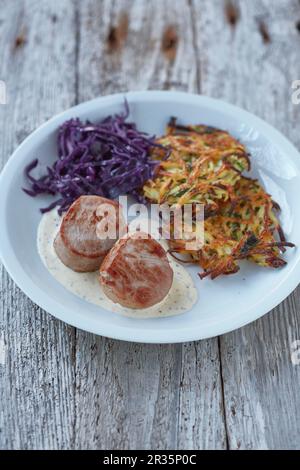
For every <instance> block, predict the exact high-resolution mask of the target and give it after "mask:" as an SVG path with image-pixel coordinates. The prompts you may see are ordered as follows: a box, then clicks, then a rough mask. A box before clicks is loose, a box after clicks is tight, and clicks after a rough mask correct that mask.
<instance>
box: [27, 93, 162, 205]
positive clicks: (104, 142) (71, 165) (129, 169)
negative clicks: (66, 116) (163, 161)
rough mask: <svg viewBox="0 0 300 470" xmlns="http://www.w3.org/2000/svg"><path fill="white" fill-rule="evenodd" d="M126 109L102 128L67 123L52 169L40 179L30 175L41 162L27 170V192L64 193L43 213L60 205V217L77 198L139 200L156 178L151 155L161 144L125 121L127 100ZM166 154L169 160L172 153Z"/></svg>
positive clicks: (59, 139)
mask: <svg viewBox="0 0 300 470" xmlns="http://www.w3.org/2000/svg"><path fill="white" fill-rule="evenodd" d="M125 108H126V109H125V112H124V113H122V114H119V115H115V116H109V117H107V118H106V119H104V120H103V121H102V122H100V123H99V124H93V123H91V122H88V121H87V122H86V123H85V124H84V123H82V122H81V121H80V120H79V119H71V120H69V121H66V122H65V123H64V124H62V126H61V127H60V129H59V132H58V159H57V160H56V161H55V162H54V163H53V165H52V166H51V167H49V166H48V167H47V169H46V173H45V174H44V175H43V176H41V177H40V178H34V177H33V176H32V171H33V170H34V169H35V168H36V167H37V166H38V163H39V161H38V159H35V160H33V161H32V162H31V163H30V164H29V165H28V166H27V167H26V168H25V175H26V177H27V179H28V182H29V184H30V188H29V189H24V191H25V192H26V194H28V195H29V196H32V197H35V196H37V195H38V194H51V195H53V196H54V195H57V194H59V195H60V197H59V198H58V199H56V200H55V201H54V202H53V203H52V204H50V206H48V207H46V208H43V209H41V212H42V213H44V212H47V211H49V210H51V209H53V208H54V207H58V212H59V213H60V214H62V213H63V212H64V211H66V210H67V209H68V208H69V207H70V205H71V204H72V203H73V202H74V201H75V200H76V199H77V198H78V197H79V196H81V195H88V194H90V195H98V196H104V197H107V198H110V199H115V198H117V197H118V196H119V195H121V194H130V195H132V196H134V197H135V198H136V199H138V200H141V196H140V195H139V189H140V188H142V186H143V185H144V183H145V182H146V181H147V180H148V179H151V178H153V175H154V171H155V168H156V165H157V161H155V160H152V159H151V155H150V151H151V149H152V148H153V147H161V146H160V145H158V144H156V143H155V137H154V136H149V135H147V134H146V133H144V132H140V131H138V130H137V127H136V125H135V124H134V123H132V122H126V120H127V118H128V115H129V107H128V104H127V102H125ZM161 148H162V149H164V147H161ZM164 151H165V152H166V157H167V153H168V151H167V150H166V149H164Z"/></svg>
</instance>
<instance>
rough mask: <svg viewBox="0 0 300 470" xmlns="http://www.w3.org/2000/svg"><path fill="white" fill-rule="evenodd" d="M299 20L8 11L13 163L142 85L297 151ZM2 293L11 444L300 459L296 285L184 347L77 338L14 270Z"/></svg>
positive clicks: (4, 55) (139, 8) (80, 8)
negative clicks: (229, 111) (87, 107)
mask: <svg viewBox="0 0 300 470" xmlns="http://www.w3.org/2000/svg"><path fill="white" fill-rule="evenodd" d="M299 21H300V4H299V1H298V0H281V1H280V2H279V1H277V2H274V1H272V0H264V1H260V0H240V1H235V2H234V1H233V0H231V2H229V1H225V0H189V1H187V0H165V1H162V0H148V1H146V0H145V1H144V0H135V1H129V0H122V1H121V0H120V1H119V0H117V1H109V0H83V1H79V0H78V1H72V0H51V1H49V0H39V1H37V0H11V1H9V2H8V1H7V0H0V54H1V59H0V79H1V80H4V81H5V83H6V87H7V99H8V103H7V104H6V105H0V123H1V124H0V146H1V153H0V156H1V162H0V163H1V165H2V166H3V165H4V164H5V162H6V160H7V159H8V158H9V156H10V155H11V153H12V152H13V150H14V149H15V148H16V147H17V145H18V144H20V142H21V141H22V140H23V139H24V138H25V137H26V136H27V135H28V134H29V133H30V132H31V131H33V130H34V129H35V128H36V127H38V126H39V125H40V124H42V123H43V122H45V121H46V120H47V119H48V118H50V117H51V116H53V115H55V114H56V113H58V112H60V111H63V110H65V109H66V108H69V107H70V106H73V105H74V104H76V103H79V102H82V101H85V100H88V99H91V98H95V97H97V96H100V95H105V94H108V93H114V92H117V91H124V90H142V89H164V90H166V89H176V90H183V91H191V92H197V93H203V94H205V95H209V96H213V97H216V98H222V99H225V100H227V101H229V102H231V103H234V104H237V105H239V106H242V107H243V108H245V109H247V110H249V111H251V112H253V113H256V114H257V115H258V116H260V117H262V118H264V119H266V120H267V121H268V122H270V123H271V124H273V125H274V126H275V127H277V128H278V129H279V130H280V131H282V132H283V133H284V134H285V135H286V136H287V137H288V138H289V139H290V140H291V141H292V142H294V144H295V145H296V146H298V148H299V147H300V132H299V122H300V105H298V106H296V105H294V104H293V103H292V99H291V95H292V82H293V81H294V80H296V79H300V22H299ZM0 230H1V227H0ZM0 292H1V294H0V295H1V303H0V313H1V317H0V318H1V320H0V362H1V364H0V374H1V384H0V447H1V448H4V449H20V448H21V449H74V448H75V449H136V448H140V449H226V448H230V449H272V448H285V449H286V448H289V449H296V448H298V449H299V448H300V365H299V366H296V365H293V363H292V361H291V347H292V346H291V345H292V343H293V341H295V340H297V339H300V319H299V309H300V304H299V298H300V297H299V294H300V291H299V289H298V290H296V291H295V292H294V293H293V294H292V295H290V297H289V298H288V299H287V300H286V301H285V302H283V303H282V304H281V305H280V306H279V307H277V308H276V309H274V311H273V312H271V313H270V314H269V315H266V316H265V317H264V318H262V319H261V320H259V321H257V322H255V323H253V324H252V325H250V326H247V327H246V328H243V329H241V330H239V331H235V332H233V333H230V334H227V335H225V336H222V337H219V338H215V339H211V340H207V341H201V342H194V343H188V344H183V345H140V344H131V343H125V342H120V341H112V340H109V339H106V338H102V337H97V336H94V335H92V334H87V333H85V332H83V331H80V330H77V329H75V328H72V327H70V326H68V325H66V324H64V323H62V322H60V321H58V320H56V319H55V318H52V317H51V316H50V315H49V314H47V313H46V312H44V311H42V310H41V309H40V308H38V307H37V306H36V305H34V304H33V303H32V302H31V301H30V300H29V299H28V298H27V297H26V296H25V295H24V294H23V293H22V292H21V291H20V290H19V289H18V287H17V286H16V285H15V284H14V283H13V282H12V280H11V279H10V278H9V276H8V275H7V273H6V271H5V269H4V268H2V275H1V291H0Z"/></svg>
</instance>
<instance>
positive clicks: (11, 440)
mask: <svg viewBox="0 0 300 470" xmlns="http://www.w3.org/2000/svg"><path fill="white" fill-rule="evenodd" d="M74 22H75V14H74V8H73V2H72V1H71V0H65V1H63V2H62V1H51V2H48V1H46V0H43V1H40V2H37V1H35V0H25V1H18V2H5V1H2V2H1V8H0V51H1V61H0V79H1V80H4V81H5V82H6V84H7V93H8V104H6V105H1V106H0V146H1V154H0V155H1V157H0V158H1V166H2V165H3V164H4V163H5V161H6V160H7V158H8V157H9V155H10V154H11V153H12V151H13V150H14V149H15V148H16V146H17V145H18V144H19V143H20V141H21V140H23V138H24V137H26V136H27V135H28V134H29V133H30V132H31V131H32V130H34V129H35V128H36V127H37V126H38V125H40V124H41V123H43V122H44V121H45V120H46V119H47V118H49V117H51V116H52V115H54V114H56V113H57V112H60V111H62V110H64V109H65V108H67V107H69V106H70V105H72V104H73V103H74V101H75V73H74V71H75V58H76V57H75V36H74ZM0 298H1V303H0V318H1V320H0V337H1V339H2V341H4V349H5V357H4V356H3V355H2V358H4V360H3V361H1V362H2V363H1V364H0V374H1V384H0V409H1V411H0V418H1V419H0V448H4V449H48V448H50V449H56V448H58V449H61V448H71V447H72V446H73V443H74V425H73V424H74V417H75V415H74V409H75V407H74V366H73V362H72V358H73V350H74V341H75V334H74V331H75V330H74V329H73V328H70V327H68V326H66V325H65V324H63V323H62V322H59V321H58V320H55V319H54V318H52V317H51V316H50V315H49V314H47V313H45V312H43V311H41V310H40V309H39V308H37V307H36V306H35V305H34V304H33V303H32V302H31V301H30V300H29V299H28V298H27V297H26V296H25V295H24V294H23V293H22V292H21V291H20V290H19V289H18V288H17V287H16V286H15V284H14V283H13V282H12V280H11V279H10V278H9V276H8V275H7V274H6V272H5V270H4V269H3V268H2V269H1V285H0ZM2 345H3V344H2Z"/></svg>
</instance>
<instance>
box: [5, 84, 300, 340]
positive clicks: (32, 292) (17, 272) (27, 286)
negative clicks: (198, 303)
mask: <svg viewBox="0 0 300 470" xmlns="http://www.w3.org/2000/svg"><path fill="white" fill-rule="evenodd" d="M124 97H126V98H127V99H128V101H129V102H130V99H131V98H133V99H134V102H138V101H139V100H141V101H145V99H146V98H147V99H148V100H151V99H153V98H162V99H163V100H165V101H168V100H170V101H171V100H172V99H174V97H176V99H177V101H178V99H179V100H182V102H183V103H185V104H187V102H190V103H191V100H192V103H193V104H195V103H196V104H197V103H199V105H201V103H202V104H206V105H209V106H210V107H211V108H214V109H215V110H216V111H217V110H218V108H219V109H220V107H222V110H224V111H225V112H226V111H227V112H230V113H239V115H240V116H241V117H242V116H244V117H245V118H246V120H249V119H250V120H252V119H254V120H255V123H256V125H257V126H259V128H260V130H261V132H262V133H264V132H267V133H268V135H270V134H271V135H273V137H274V138H275V140H277V141H278V140H279V143H278V142H277V144H278V145H280V146H281V147H282V146H284V147H285V149H286V150H287V151H289V152H290V154H291V159H292V160H293V161H294V163H295V164H296V166H297V169H298V171H299V174H300V154H299V152H298V150H297V149H296V147H295V146H294V145H293V144H292V143H291V142H290V141H289V140H288V139H287V138H286V137H285V136H284V135H283V134H282V133H281V132H279V131H278V130H277V129H275V128H274V127H273V126H272V125H270V124H268V123H267V122H266V121H264V120H262V119H261V118H259V117H257V116H256V115H254V114H252V113H249V112H248V111H246V110H244V109H242V108H240V107H238V106H235V105H232V104H230V103H227V102H226V101H223V100H219V99H215V98H211V97H208V96H205V95H199V94H194V93H188V92H178V91H162V90H147V91H146V90H145V91H135V92H124V93H115V94H110V95H105V96H100V97H97V98H94V99H91V100H89V101H85V102H83V103H80V104H77V105H75V106H72V107H71V108H68V109H66V110H65V111H62V112H61V113H59V114H56V115H55V116H53V117H52V118H51V119H49V120H47V121H46V122H45V123H43V124H42V125H41V126H39V127H38V128H37V129H35V130H34V131H33V132H32V133H30V134H29V135H28V136H27V137H26V138H25V139H24V140H23V142H22V143H21V144H20V145H19V146H18V147H17V148H16V149H15V150H14V152H13V153H12V155H11V156H10V158H9V160H8V161H7V163H6V164H5V166H4V168H3V170H2V172H1V175H0V195H1V197H0V221H1V220H5V208H6V204H5V202H6V198H5V195H7V192H8V191H7V190H8V189H9V175H10V172H11V170H12V169H13V168H14V167H15V166H16V167H17V168H18V169H19V163H18V162H17V160H18V155H19V154H20V153H22V151H23V148H24V147H26V145H27V143H28V141H30V140H31V139H34V137H35V136H36V134H39V133H40V132H43V130H45V129H46V128H47V129H48V128H49V126H50V127H52V130H54V129H55V128H57V126H58V125H59V123H60V121H63V120H65V119H68V114H72V113H76V112H78V114H80V113H84V111H85V110H87V111H88V110H89V108H90V107H93V106H96V105H97V104H98V103H99V104H100V107H101V105H104V106H105V105H107V104H116V103H119V102H121V101H123V100H124ZM147 99H146V101H147ZM0 257H1V261H2V263H3V265H4V267H5V269H6V270H7V272H8V274H9V275H10V277H11V278H12V279H13V281H14V282H15V283H16V284H17V285H18V286H19V288H20V289H21V290H22V291H23V292H24V293H25V294H26V295H27V296H28V297H29V298H30V299H31V300H32V301H33V302H34V303H35V304H37V305H38V306H39V307H40V308H42V309H43V310H45V311H46V312H47V313H49V314H51V315H52V316H54V317H55V318H58V319H59V320H61V321H63V322H65V323H67V324H69V325H71V326H73V327H76V328H79V329H81V330H83V331H87V332H90V333H94V334H97V335H101V336H105V337H108V338H112V339H118V340H123V341H131V342H137V343H152V344H166V343H173V344H175V343H183V342H188V341H197V340H202V339H207V338H212V337H216V336H219V335H223V334H226V333H228V332H231V331H234V330H236V329H239V328H242V327H243V326H246V325H247V324H250V323H252V322H254V321H256V320H257V319H259V318H260V317H262V316H264V315H265V314H267V313H269V312H270V311H271V310H272V309H273V308H275V307H276V306H277V305H279V304H280V303H281V302H282V301H283V300H284V299H285V298H286V297H287V296H288V295H290V294H291V293H292V292H293V291H294V289H295V288H296V287H297V285H298V284H299V280H300V259H299V253H298V259H297V262H296V263H295V265H294V266H293V268H292V269H291V270H289V271H288V273H287V275H286V276H284V277H283V278H282V279H281V280H280V282H279V283H278V285H277V286H276V290H275V292H273V297H272V298H271V295H268V296H266V297H264V298H263V300H262V301H261V302H260V304H259V305H258V306H257V307H256V306H255V305H252V306H251V308H249V309H246V310H244V311H243V314H244V315H245V313H246V312H248V314H249V312H251V311H253V310H254V309H255V313H254V314H253V315H252V316H251V318H248V317H247V318H246V320H245V321H243V320H242V321H238V320H240V317H238V319H234V320H233V319H229V320H227V321H223V322H220V323H218V324H213V325H209V326H207V327H206V329H205V333H203V332H201V331H199V329H197V328H195V327H194V328H193V327H192V326H190V327H188V328H181V329H180V330H179V329H177V328H175V329H172V327H170V328H168V329H163V330H160V331H159V330H157V329H153V328H151V329H149V328H145V329H144V330H143V329H138V330H132V327H126V326H120V325H118V326H114V327H112V326H111V325H107V324H104V325H101V324H99V326H100V328H95V327H94V326H93V325H91V326H90V325H89V324H88V321H87V324H85V321H84V320H83V319H82V318H80V317H79V318H76V316H75V317H74V320H73V318H72V316H70V314H67V315H66V311H64V309H65V308H67V307H65V306H63V305H61V304H60V303H59V302H56V301H53V300H52V299H51V298H50V297H47V295H46V296H45V292H44V290H43V289H42V288H41V287H40V286H38V285H36V284H34V282H33V281H32V280H31V279H30V278H28V276H27V274H26V272H25V271H24V269H23V267H22V265H21V264H20V263H19V261H18V260H17V258H16V257H15V255H14V252H13V250H12V247H11V245H10V241H9V237H8V236H7V232H6V230H5V229H4V230H0ZM18 266H19V267H18ZM20 267H21V269H20ZM24 275H25V277H24ZM278 290H279V292H278ZM62 307H63V308H62ZM54 312H55V313H54ZM140 321H144V320H142V319H141V320H140ZM228 321H229V323H230V325H227V326H224V325H223V323H225V324H226V323H227V322H228ZM92 323H93V322H92ZM97 326H98V324H97ZM112 328H113V331H112ZM172 332H173V333H174V334H173V337H172V338H170V336H172Z"/></svg>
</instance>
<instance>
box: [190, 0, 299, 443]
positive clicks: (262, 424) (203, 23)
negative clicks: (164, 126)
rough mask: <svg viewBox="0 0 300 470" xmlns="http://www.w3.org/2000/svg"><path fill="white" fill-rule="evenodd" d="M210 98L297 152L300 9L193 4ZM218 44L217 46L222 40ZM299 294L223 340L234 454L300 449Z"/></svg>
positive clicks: (292, 1) (294, 5) (293, 5)
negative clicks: (293, 354) (295, 350)
mask: <svg viewBox="0 0 300 470" xmlns="http://www.w3.org/2000/svg"><path fill="white" fill-rule="evenodd" d="M193 5H194V9H195V12H196V15H195V16H196V18H197V28H196V29H197V31H198V37H197V42H198V47H199V48H201V51H202V56H201V57H202V59H201V78H202V90H203V92H204V93H205V94H208V95H211V96H214V97H220V98H223V99H226V100H228V101H230V102H232V103H235V104H238V105H240V106H242V107H244V108H246V109H248V110H249V111H252V112H254V113H256V114H258V115H259V116H261V117H262V118H265V119H266V120H267V121H268V122H270V123H271V124H273V125H274V126H275V127H277V128H278V129H280V130H281V131H282V132H283V133H284V134H285V135H287V137H289V138H290V139H291V140H292V141H294V143H295V144H296V145H298V146H299V145H300V137H299V132H298V130H297V126H296V125H295V124H296V123H297V122H298V121H299V119H300V107H299V106H298V107H296V106H295V105H293V104H292V101H291V84H292V81H293V80H296V79H298V78H299V77H300V65H299V64H300V49H299V41H300V36H299V31H298V30H297V28H296V22H297V20H298V19H299V17H300V5H299V2H298V1H296V0H286V1H285V2H277V3H276V4H275V3H274V2H271V1H264V2H260V1H257V0H255V1H251V2H250V1H239V2H234V1H232V2H225V1H224V2H223V1H221V2H220V1H218V0H215V1H212V2H206V8H203V2H202V1H198V0H194V1H193ZM218 38H219V39H218ZM299 294H300V290H299V289H298V290H296V291H295V292H294V293H293V294H292V295H291V296H290V297H289V298H288V299H287V300H286V301H285V302H283V303H282V305H281V306H279V307H278V308H276V309H275V310H274V311H273V312H272V313H271V314H269V315H267V316H265V317H264V318H263V319H261V320H259V321H258V322H256V323H255V324H253V325H250V326H248V327H247V328H243V329H241V330H239V331H236V332H234V333H231V334H228V335H226V336H224V337H222V338H221V341H220V344H221V353H222V354H221V359H222V371H223V381H224V392H225V407H226V410H225V411H226V420H227V429H228V433H229V436H228V438H229V444H230V447H231V448H234V449H238V448H240V449H246V448H248V449H258V448H269V449H271V448H285V449H293V448H294V449H295V448H299V447H300V424H299V423H300V395H299V385H300V368H299V366H298V367H296V366H293V364H292V362H291V358H290V347H291V346H290V345H291V342H292V341H294V340H295V339H299V330H300V321H299V308H300V306H299Z"/></svg>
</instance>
